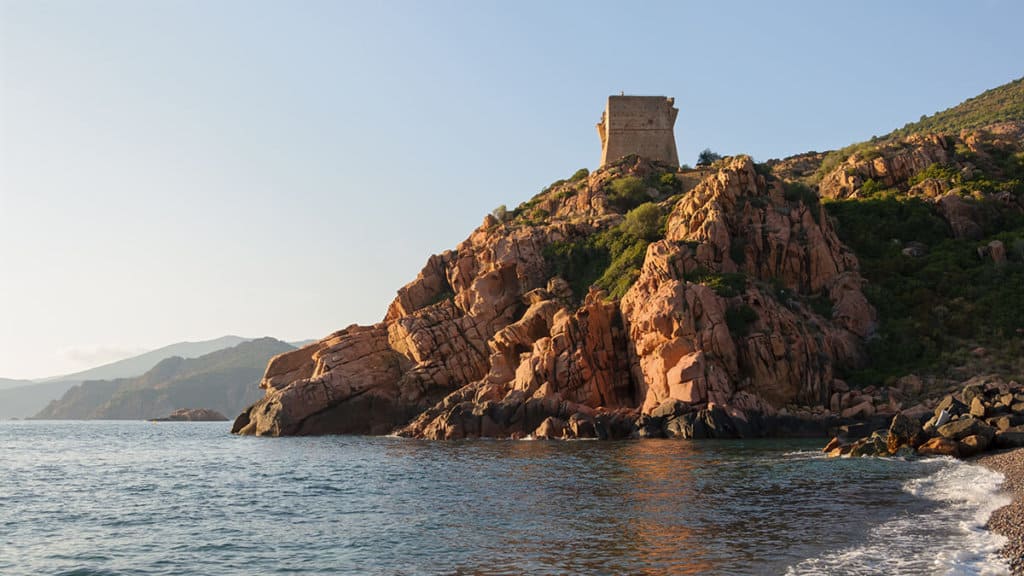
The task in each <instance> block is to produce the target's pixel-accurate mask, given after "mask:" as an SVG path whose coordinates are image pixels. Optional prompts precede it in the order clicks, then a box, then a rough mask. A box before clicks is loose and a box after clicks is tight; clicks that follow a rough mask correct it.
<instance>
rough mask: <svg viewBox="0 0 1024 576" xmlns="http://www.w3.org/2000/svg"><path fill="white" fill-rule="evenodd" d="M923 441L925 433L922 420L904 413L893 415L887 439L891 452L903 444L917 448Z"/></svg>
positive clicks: (887, 445) (887, 446)
mask: <svg viewBox="0 0 1024 576" xmlns="http://www.w3.org/2000/svg"><path fill="white" fill-rule="evenodd" d="M922 442H924V435H923V431H922V430H921V422H920V421H918V420H915V419H913V418H910V417H909V416H906V415H904V414H902V413H901V414H897V415H896V416H894V417H893V419H892V423H891V424H889V435H888V437H887V439H886V448H887V449H888V451H889V452H890V453H895V452H896V451H898V450H899V449H900V448H901V447H903V446H910V447H911V448H917V447H918V446H920V445H921V443H922Z"/></svg>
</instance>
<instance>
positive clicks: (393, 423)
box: [233, 81, 1024, 452]
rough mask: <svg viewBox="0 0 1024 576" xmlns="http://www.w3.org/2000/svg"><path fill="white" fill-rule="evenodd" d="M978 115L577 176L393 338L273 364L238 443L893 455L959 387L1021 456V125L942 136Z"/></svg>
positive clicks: (290, 355)
mask: <svg viewBox="0 0 1024 576" xmlns="http://www.w3.org/2000/svg"><path fill="white" fill-rule="evenodd" d="M1008 86H1010V89H1011V90H1014V91H1017V92H1020V91H1021V86H1022V84H1021V82H1020V81H1017V82H1015V83H1013V84H1012V85H1008ZM1004 88H1005V87H1004ZM1000 90H1002V88H1001V89H1000ZM1014 94H1016V92H1014ZM983 97H984V95H983ZM1015 97H1016V96H1015ZM1018 99H1019V98H1018ZM966 104H967V103H965V105H966ZM982 108H984V106H982ZM985 109H986V110H987V108H985ZM956 110H957V109H953V110H952V111H947V112H944V113H940V114H939V115H936V117H934V118H939V117H940V116H941V118H940V120H942V122H945V123H946V124H942V123H941V122H939V120H936V121H935V122H931V123H930V124H928V125H929V126H930V127H934V126H938V127H939V129H937V131H934V132H922V131H915V130H914V129H913V127H912V126H911V127H908V128H904V129H903V130H902V131H899V132H898V133H894V134H893V135H890V136H888V137H885V138H881V139H876V140H873V141H872V142H866V143H862V144H859V145H856V146H853V147H850V148H848V149H844V150H841V151H836V152H831V153H817V152H812V153H808V154H803V155H799V156H795V157H792V158H787V159H785V160H776V161H769V162H766V163H763V164H759V163H755V162H754V161H753V160H752V159H751V158H749V157H747V156H735V157H728V158H724V159H719V160H716V161H714V162H713V163H709V164H708V165H705V166H699V167H697V168H696V169H691V168H688V167H683V168H678V167H675V166H668V165H664V164H660V163H657V162H651V161H648V160H645V159H643V158H639V157H636V156H628V157H626V158H623V159H620V160H618V161H616V162H612V163H609V164H607V165H605V166H604V167H602V168H600V169H598V170H597V171H595V172H593V173H589V172H587V171H586V170H580V171H578V172H577V173H575V174H574V175H573V176H572V177H570V178H568V179H566V180H560V181H557V182H555V183H553V184H552V185H551V186H549V187H548V188H545V189H544V190H543V191H542V192H541V193H540V194H538V195H537V196H535V197H534V198H532V199H531V200H529V201H528V202H525V203H523V204H521V205H520V206H519V207H517V208H516V209H515V210H507V209H505V208H504V207H500V208H499V209H496V210H495V211H494V213H493V214H491V215H488V216H487V217H486V218H485V219H484V221H483V223H482V224H481V225H480V227H478V228H477V229H476V230H474V231H473V232H472V234H470V236H469V237H468V238H467V239H466V240H465V241H463V242H462V243H461V244H459V245H458V246H457V247H456V248H455V249H453V250H450V251H446V252H444V253H441V254H438V255H435V256H432V257H430V258H429V259H428V261H427V263H426V265H425V266H424V267H423V269H422V271H421V272H420V274H419V275H418V276H417V278H416V279H414V280H413V281H412V282H410V283H409V284H407V285H406V286H404V287H403V288H401V289H400V290H399V291H398V294H397V296H396V298H395V299H394V301H393V302H392V303H391V305H390V306H389V307H388V310H387V312H386V314H385V316H384V318H383V320H382V321H381V322H380V323H377V324H374V325H372V326H350V327H348V328H345V329H344V330H340V331H338V332H336V333H334V334H331V335H330V336H328V337H327V338H324V339H322V340H320V341H318V342H315V343H312V344H310V345H307V346H305V347H302V348H300V349H298V350H294V351H291V352H287V353H284V354H281V355H279V356H277V357H275V358H273V359H272V360H271V361H270V363H269V365H268V366H267V369H266V372H265V374H264V376H263V379H262V381H261V384H260V386H261V388H262V389H263V390H264V391H265V395H264V397H263V398H262V399H260V400H259V401H258V402H256V403H255V404H253V405H252V406H251V407H250V408H248V409H246V410H245V411H244V412H243V413H242V414H241V415H240V416H239V417H238V418H237V419H236V421H235V423H234V426H233V431H234V432H236V433H240V434H256V435H273V436H277V435H304V434H344V433H353V434H391V433H394V434H398V435H401V436H409V437H417V438H432V439H457V438H469V437H496V438H520V437H527V436H532V437H537V438H584V437H596V438H609V439H611V438H623V437H679V438H727V437H741V436H742V437H752V436H764V435H822V436H824V435H825V434H826V433H827V432H828V431H830V430H840V429H842V428H841V427H843V426H846V427H847V428H845V430H847V431H849V430H851V429H856V428H857V424H858V423H861V424H862V425H861V427H860V428H861V429H862V430H865V431H866V433H865V434H864V436H867V437H870V434H868V433H869V432H872V431H875V430H878V429H886V428H887V427H888V426H889V424H890V421H891V420H892V419H893V418H894V417H896V416H897V415H900V417H901V418H902V417H906V418H910V419H911V420H913V419H915V418H917V419H921V420H922V422H921V424H926V422H924V421H923V420H927V418H928V417H930V416H926V415H928V414H933V413H934V412H935V410H936V409H937V408H939V404H940V403H942V402H944V401H945V400H944V397H945V396H946V395H949V394H950V393H951V391H954V390H955V391H956V392H957V394H959V398H957V397H956V396H955V395H953V396H951V397H953V398H954V399H955V400H956V401H957V402H960V403H963V404H964V406H966V414H967V416H964V415H962V414H960V413H959V412H957V410H956V409H954V410H953V411H952V413H949V416H950V417H951V418H956V420H954V421H953V423H956V422H960V421H961V420H963V423H962V425H964V426H967V427H968V428H970V427H971V425H970V424H969V423H968V421H967V420H966V418H973V419H975V420H977V422H978V423H979V424H978V426H979V427H980V426H984V427H986V428H984V429H983V430H981V431H982V432H985V434H980V433H978V431H974V432H976V433H972V434H966V435H958V436H957V437H956V438H955V440H954V441H955V442H957V443H961V444H962V443H963V440H964V439H965V438H967V437H968V436H980V437H985V436H986V435H987V430H988V429H989V428H992V429H993V430H996V431H997V432H994V433H993V434H992V435H991V438H989V440H990V441H994V440H995V438H997V437H999V436H1000V435H1001V434H1000V433H999V432H998V431H1000V430H1001V433H1002V435H1003V436H1004V437H1005V438H1011V437H1013V434H1014V433H1016V430H1012V428H1014V427H1015V426H1018V425H1019V424H1020V423H1011V424H1009V425H1008V426H1006V427H1005V428H1006V430H1002V429H1001V428H999V426H1000V423H1002V421H1001V420H999V421H998V422H996V421H991V422H990V420H991V419H992V418H997V420H998V418H999V417H1006V418H1009V421H1011V422H1012V421H1013V419H1014V418H1016V416H1015V415H1016V414H1017V413H1018V412H1016V409H1015V408H1014V405H1015V402H1010V403H1009V404H1007V403H1006V402H1004V401H1003V398H1002V395H1005V394H1011V395H1012V394H1016V393H1017V392H1016V388H1015V387H1014V386H1015V384H1014V383H1013V379H1014V378H1017V379H1018V380H1019V379H1020V374H1021V370H1022V368H1024V366H1022V363H1021V360H1020V359H1021V357H1022V342H1021V336H1022V334H1024V316H1022V315H1024V287H1022V281H1024V186H1022V185H1021V182H1022V180H1024V122H1021V121H1020V120H1018V119H1010V120H1005V119H1004V118H1003V117H1000V118H998V120H999V121H997V122H988V123H983V125H975V124H977V122H975V121H974V120H971V122H973V124H969V125H968V124H963V125H964V126H967V127H965V128H962V129H958V130H949V129H945V130H943V129H941V128H943V127H944V126H946V125H952V124H950V123H952V122H954V120H956V121H959V120H957V118H959V116H957V112H956ZM942 114H945V115H946V116H942ZM971 118H974V117H973V116H972V117H971ZM950 119H953V120H950ZM937 123H938V124H937ZM956 125H957V126H960V125H961V124H956ZM979 375H985V377H983V378H982V379H981V380H978V381H972V378H975V377H978V376H979ZM968 385H970V386H977V387H980V389H981V390H982V391H983V394H982V397H983V400H982V402H983V406H982V407H983V408H984V410H985V413H984V414H983V415H982V416H970V410H971V408H972V407H971V405H970V403H969V402H964V399H963V395H964V392H963V390H964V389H965V386H968ZM972 390H973V388H972ZM971 400H973V398H972V399H971ZM986 402H987V404H985V403H986ZM1004 408H1005V409H1006V411H1007V412H1006V413H1005V414H1003V413H1001V412H999V411H1001V410H1004ZM989 410H992V413H991V414H990V413H989ZM949 424H950V422H943V423H942V425H949ZM851 426H852V428H851ZM935 428H936V429H938V428H940V426H936V427H935ZM972 430H973V428H972ZM936 437H937V438H945V436H943V435H942V434H941V433H940V434H939V435H938V436H936ZM965 446H969V443H968V445H965ZM915 448H917V447H915ZM851 450H852V449H851ZM957 450H963V451H964V452H969V451H970V448H969V447H967V448H964V447H963V446H960V445H959V444H958V445H957Z"/></svg>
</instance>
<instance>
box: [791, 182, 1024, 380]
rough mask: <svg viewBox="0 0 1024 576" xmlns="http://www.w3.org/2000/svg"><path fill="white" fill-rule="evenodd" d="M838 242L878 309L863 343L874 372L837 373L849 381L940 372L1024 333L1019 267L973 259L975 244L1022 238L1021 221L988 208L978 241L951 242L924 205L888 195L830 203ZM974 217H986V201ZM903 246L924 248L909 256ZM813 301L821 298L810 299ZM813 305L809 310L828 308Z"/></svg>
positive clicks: (1023, 270) (1023, 278)
mask: <svg viewBox="0 0 1024 576" xmlns="http://www.w3.org/2000/svg"><path fill="white" fill-rule="evenodd" d="M826 207H827V209H828V211H829V213H830V214H831V216H832V217H833V218H834V219H835V222H836V229H837V231H838V233H839V236H840V239H841V240H843V242H844V243H846V244H847V245H848V246H850V247H851V248H853V250H854V252H855V253H856V254H857V257H858V260H859V262H860V270H861V274H862V275H863V276H864V277H865V278H866V279H867V281H868V283H867V284H866V285H865V287H864V293H865V295H866V296H867V298H868V300H869V301H870V302H871V303H872V305H874V306H875V308H876V310H877V311H878V331H877V334H876V337H875V338H874V339H872V340H871V341H870V342H869V344H868V352H869V355H870V358H871V369H870V370H863V371H859V372H850V373H848V374H844V376H846V377H848V378H849V379H850V381H851V382H852V383H854V384H868V383H878V382H879V381H881V380H884V379H885V378H889V377H893V376H902V375H904V374H907V373H909V372H915V371H916V372H919V373H921V372H931V373H936V372H939V373H941V372H942V371H944V370H946V369H948V368H951V367H952V366H954V365H957V364H958V363H961V362H963V361H964V359H965V358H967V357H969V354H968V353H967V350H969V349H971V348H973V347H975V346H979V345H980V346H984V347H986V348H989V349H997V348H998V347H1000V346H1003V345H1005V343H1006V342H1007V341H1010V340H1013V339H1014V338H1019V336H1017V330H1018V329H1021V328H1024V289H1022V288H1021V287H1022V286H1024V262H1021V261H1020V260H1018V259H1017V258H1015V257H1010V258H1009V259H1008V261H1007V262H1006V264H1005V265H1003V266H994V265H993V264H992V262H991V260H988V259H981V258H978V255H977V246H978V245H981V244H985V243H987V242H988V241H989V240H990V239H1001V240H1002V241H1003V242H1004V244H1006V245H1007V246H1008V247H1009V246H1012V243H1013V241H1014V240H1015V239H1017V238H1022V237H1024V220H1022V218H1021V217H1020V216H1019V215H1015V214H1010V213H1009V212H1008V211H1006V210H994V211H993V212H992V214H993V216H991V217H990V218H988V219H986V220H983V221H982V222H983V228H984V233H985V234H986V235H987V238H985V239H982V240H958V239H956V238H953V237H952V234H951V232H950V230H949V227H948V226H947V224H946V222H945V221H944V220H943V219H942V218H941V217H940V216H939V215H938V214H937V209H936V208H935V207H934V206H933V205H931V204H930V203H927V202H924V201H922V200H918V199H908V198H899V197H896V196H889V197H886V198H878V199H862V200H852V199H851V200H843V201H837V202H830V203H828V204H826ZM977 207H978V212H979V213H980V214H986V213H988V211H987V209H986V208H985V205H984V204H983V203H979V204H978V206H977ZM909 241H919V242H923V243H924V244H926V245H927V246H928V252H927V254H926V255H924V256H922V257H919V258H908V257H906V256H903V255H902V254H901V248H902V246H904V245H905V244H906V242H909ZM817 298H818V299H820V298H822V297H820V296H819V297H817ZM815 299H816V298H811V299H810V302H809V304H810V305H811V306H812V308H817V307H818V306H820V308H821V310H822V311H823V310H824V307H825V304H824V301H823V300H822V301H821V302H815Z"/></svg>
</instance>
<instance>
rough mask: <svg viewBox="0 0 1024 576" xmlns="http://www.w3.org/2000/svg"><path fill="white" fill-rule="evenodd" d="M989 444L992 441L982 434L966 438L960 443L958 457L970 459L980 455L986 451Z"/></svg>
mask: <svg viewBox="0 0 1024 576" xmlns="http://www.w3.org/2000/svg"><path fill="white" fill-rule="evenodd" d="M991 443H992V439H991V438H989V437H988V436H985V435H982V434H974V435H973V436H968V437H966V438H964V439H963V440H961V441H960V456H961V457H963V458H970V457H971V456H974V455H977V454H981V453H982V452H984V451H985V450H988V447H989V445H990V444H991Z"/></svg>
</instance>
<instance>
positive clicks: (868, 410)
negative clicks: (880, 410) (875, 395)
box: [840, 398, 875, 418]
mask: <svg viewBox="0 0 1024 576" xmlns="http://www.w3.org/2000/svg"><path fill="white" fill-rule="evenodd" d="M874 414H875V405H874V403H873V402H872V401H871V399H870V398H869V399H867V400H864V401H862V402H860V403H858V404H857V405H856V406H851V407H849V408H847V409H846V410H843V411H842V412H841V413H840V415H841V416H842V417H843V418H870V417H871V416H874Z"/></svg>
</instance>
